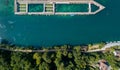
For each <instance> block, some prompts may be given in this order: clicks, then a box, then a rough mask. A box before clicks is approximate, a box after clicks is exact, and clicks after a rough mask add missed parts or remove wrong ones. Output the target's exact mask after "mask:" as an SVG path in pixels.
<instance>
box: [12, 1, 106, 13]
mask: <svg viewBox="0 0 120 70" xmlns="http://www.w3.org/2000/svg"><path fill="white" fill-rule="evenodd" d="M21 4H24V5H25V7H24V9H25V10H24V11H20V10H21V7H19V6H20V5H21ZM29 4H43V12H29V11H28V5H29ZM47 4H52V10H51V11H45V10H46V5H47ZM55 4H88V11H87V12H56V11H55V9H56V6H55ZM91 4H94V5H96V6H97V7H99V9H98V10H96V11H94V12H92V11H91ZM22 8H23V7H22ZM104 8H105V7H104V6H102V5H101V4H99V3H97V2H95V1H94V0H15V1H14V12H15V14H17V15H23V14H24V15H25V14H28V15H90V14H96V13H98V12H100V11H101V10H103V9H104Z"/></svg>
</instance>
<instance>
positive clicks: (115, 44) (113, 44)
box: [87, 41, 120, 52]
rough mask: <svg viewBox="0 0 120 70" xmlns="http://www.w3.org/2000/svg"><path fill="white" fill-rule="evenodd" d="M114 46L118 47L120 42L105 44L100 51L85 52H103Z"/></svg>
mask: <svg viewBox="0 0 120 70" xmlns="http://www.w3.org/2000/svg"><path fill="white" fill-rule="evenodd" d="M114 46H120V41H116V42H110V43H107V44H106V45H105V46H104V47H103V48H101V49H96V50H89V51H87V52H98V51H104V50H106V49H107V48H111V47H114Z"/></svg>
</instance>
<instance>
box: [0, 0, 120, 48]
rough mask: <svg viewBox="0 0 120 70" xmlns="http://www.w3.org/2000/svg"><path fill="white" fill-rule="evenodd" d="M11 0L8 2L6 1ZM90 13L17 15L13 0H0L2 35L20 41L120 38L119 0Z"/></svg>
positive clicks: (41, 43) (39, 42)
mask: <svg viewBox="0 0 120 70" xmlns="http://www.w3.org/2000/svg"><path fill="white" fill-rule="evenodd" d="M7 2H9V3H7ZM98 2H99V3H101V4H103V5H104V6H105V7H106V8H105V9H104V10H103V11H101V12H100V13H98V14H96V15H89V16H37V15H34V16H28V15H23V16H17V15H14V14H13V5H12V4H13V2H12V0H0V37H2V38H4V39H7V40H9V41H10V42H12V43H14V44H18V45H34V46H52V45H63V44H71V45H76V44H88V43H95V42H101V41H116V40H120V8H119V7H120V4H119V3H120V0H115V1H113V0H98Z"/></svg>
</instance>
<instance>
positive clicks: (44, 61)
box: [0, 43, 120, 70]
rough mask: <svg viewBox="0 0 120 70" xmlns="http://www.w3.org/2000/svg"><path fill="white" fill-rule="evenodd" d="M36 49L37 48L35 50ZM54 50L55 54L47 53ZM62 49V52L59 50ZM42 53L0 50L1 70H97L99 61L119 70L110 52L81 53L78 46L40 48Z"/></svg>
mask: <svg viewBox="0 0 120 70" xmlns="http://www.w3.org/2000/svg"><path fill="white" fill-rule="evenodd" d="M0 47H1V48H8V49H15V48H17V49H31V47H29V48H22V47H20V46H18V47H17V46H15V45H9V43H8V44H1V45H0ZM32 49H36V48H32ZM37 49H38V48H37ZM51 49H54V50H56V51H55V52H49V50H51ZM61 49H62V50H61ZM41 50H45V51H44V52H41V53H38V52H31V53H28V52H12V51H7V50H0V69H1V70H99V69H98V67H97V66H96V64H97V62H98V61H99V60H100V59H105V60H107V61H108V62H109V64H110V65H111V67H112V68H113V70H117V69H118V68H120V60H118V58H116V57H115V56H114V55H113V53H112V52H109V51H107V52H105V53H102V52H96V53H87V52H82V51H81V50H82V48H81V47H80V46H68V45H63V46H55V47H52V48H41Z"/></svg>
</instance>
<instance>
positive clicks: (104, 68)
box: [98, 59, 110, 70]
mask: <svg viewBox="0 0 120 70" xmlns="http://www.w3.org/2000/svg"><path fill="white" fill-rule="evenodd" d="M98 64H99V68H100V70H110V69H109V66H110V65H109V63H108V62H107V61H106V60H103V59H102V60H99V62H98Z"/></svg>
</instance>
